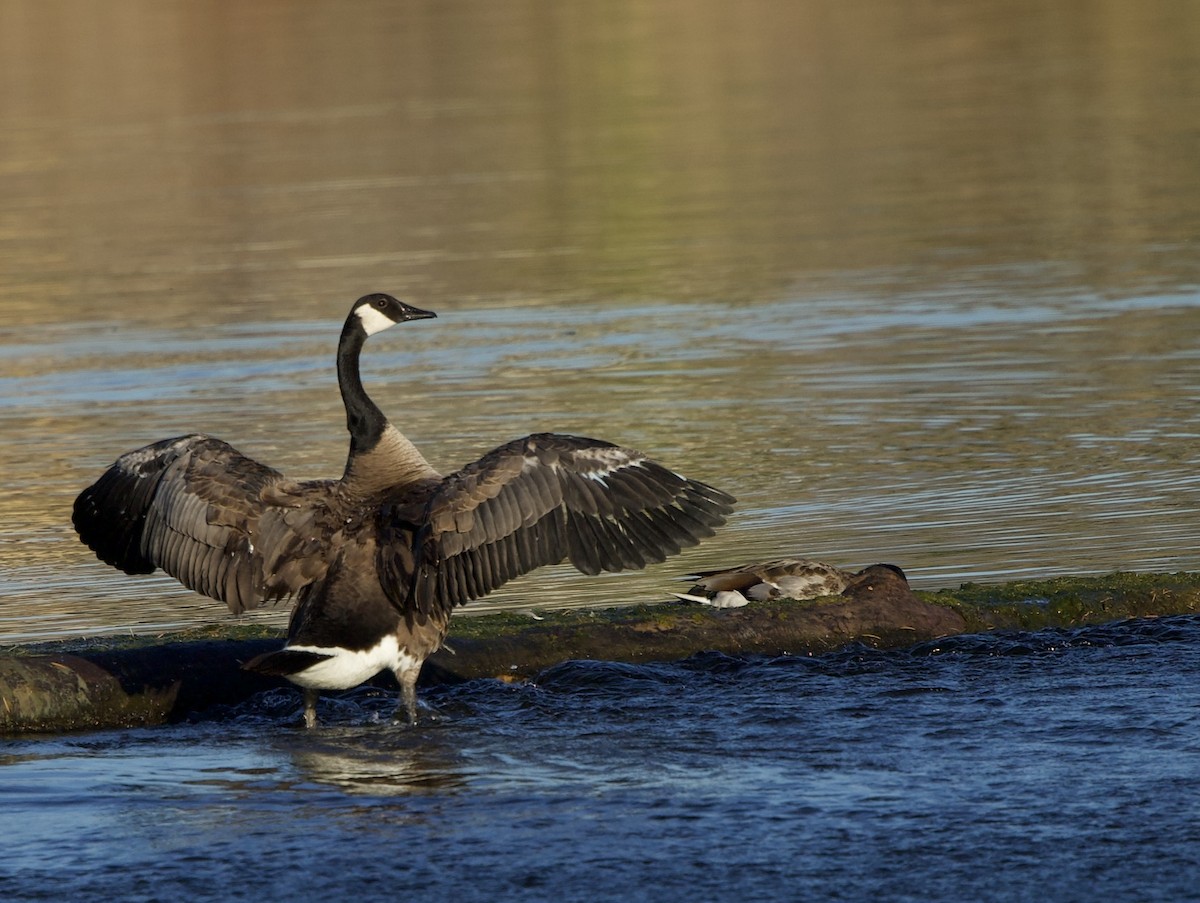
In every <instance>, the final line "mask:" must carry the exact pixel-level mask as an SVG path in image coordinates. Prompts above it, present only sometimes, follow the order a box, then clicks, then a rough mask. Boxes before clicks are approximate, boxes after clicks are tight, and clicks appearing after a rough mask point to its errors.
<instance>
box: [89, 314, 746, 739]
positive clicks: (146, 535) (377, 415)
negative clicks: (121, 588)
mask: <svg viewBox="0 0 1200 903" xmlns="http://www.w3.org/2000/svg"><path fill="white" fill-rule="evenodd" d="M433 316H435V315H434V314H432V313H431V312H428V311H423V310H420V309H419V308H415V307H412V306H410V305H407V304H405V303H403V302H400V301H397V300H396V299H395V298H392V297H391V296H389V295H383V294H375V295H367V296H365V297H364V298H360V299H359V300H358V301H357V302H356V303H355V304H354V306H353V307H352V308H351V311H350V315H349V316H348V317H347V319H346V323H345V326H344V327H343V330H342V337H341V340H340V342H339V345H338V359H337V362H338V381H339V386H340V388H341V391H342V398H343V401H344V404H345V407H346V422H347V428H348V430H349V432H350V451H349V454H348V456H347V461H346V467H345V471H344V473H343V475H342V477H341V478H340V479H337V480H314V481H305V482H299V481H295V480H291V479H288V478H286V477H285V476H283V474H281V473H279V472H278V471H276V470H274V469H273V468H271V467H268V466H266V465H264V464H260V463H259V462H257V461H254V460H253V459H251V458H249V457H247V456H245V455H243V454H241V453H240V452H238V451H237V450H236V449H234V448H233V447H232V446H230V445H228V444H227V443H225V442H222V441H221V440H219V439H215V438H212V437H209V436H205V435H202V434H192V435H187V436H181V437H178V438H175V439H166V440H163V441H160V442H156V443H153V444H151V445H148V446H145V447H144V448H140V449H137V450H135V451H131V452H128V453H126V454H124V455H122V456H121V457H119V458H118V459H117V460H116V462H115V463H113V465H112V466H111V467H109V468H108V470H107V471H105V473H104V474H103V475H102V476H101V477H100V478H99V479H98V480H97V481H96V482H95V483H94V484H93V485H92V486H90V487H88V488H87V489H85V490H84V491H83V492H82V493H81V494H80V495H79V497H78V498H77V499H76V502H75V509H74V518H73V520H74V524H75V528H76V530H77V531H78V533H79V536H80V539H81V540H82V541H83V542H84V543H85V544H87V545H88V546H89V547H91V548H92V550H93V551H94V552H95V553H96V555H97V557H98V558H100V559H101V560H102V561H104V562H105V563H107V564H110V565H112V566H113V567H116V568H118V569H120V570H123V571H125V572H126V573H129V574H146V573H150V572H152V571H154V570H155V569H158V568H161V569H162V570H163V571H165V572H166V573H168V574H170V575H171V576H173V577H175V578H176V579H177V580H179V582H180V583H182V584H183V585H184V586H187V587H188V588H190V589H193V590H195V591H196V592H199V593H202V594H203V595H206V596H209V597H211V598H214V599H218V600H220V601H223V602H225V603H226V604H227V605H228V606H229V609H230V611H231V612H233V613H234V614H238V613H241V612H243V611H246V610H249V609H252V608H255V607H256V606H259V605H261V604H263V603H264V602H269V601H277V600H280V599H285V598H290V597H295V598H296V607H295V609H294V610H293V612H292V617H291V619H290V622H289V628H288V640H287V644H286V646H285V647H284V649H283V650H282V651H280V652H276V653H268V654H267V655H265V656H260V657H258V658H257V659H255V660H253V661H251V662H249V663H247V665H246V667H248V668H251V669H252V670H258V671H261V672H263V673H269V674H278V675H282V676H285V677H288V678H289V679H291V680H292V681H293V682H295V683H298V684H300V685H301V686H303V687H305V688H306V694H305V721H306V723H308V724H310V725H311V724H313V723H315V717H316V716H315V703H316V693H317V691H318V690H320V689H341V688H346V687H350V686H355V685H356V684H358V683H361V682H362V681H363V680H366V679H368V678H369V677H371V676H373V675H374V674H375V673H376V672H378V671H380V670H383V669H385V668H388V669H390V670H392V671H394V672H395V674H396V676H397V678H398V679H399V681H400V683H401V687H402V689H403V691H404V696H403V703H404V708H405V710H406V714H407V716H408V719H409V720H410V721H411V720H415V718H416V697H415V683H416V678H417V674H418V672H419V671H420V666H421V663H422V662H423V661H424V659H425V658H426V657H427V656H428V655H429V654H430V653H431V652H433V651H434V650H436V649H437V648H438V646H439V645H440V644H441V642H442V640H443V639H444V637H445V634H446V630H447V627H448V622H449V618H450V613H451V611H452V610H453V609H454V608H455V607H456V606H459V605H462V604H464V603H466V602H469V601H471V600H472V599H478V598H480V597H482V596H485V595H487V594H488V593H490V592H491V591H493V590H495V589H496V588H497V587H499V586H501V585H503V584H504V583H506V582H508V581H509V580H512V579H514V578H515V577H518V576H520V575H522V574H525V573H528V572H529V571H531V570H534V569H535V568H538V567H541V566H543V565H548V564H556V563H559V562H561V561H563V560H567V561H570V563H571V564H572V565H574V566H575V567H576V568H577V569H578V570H580V571H582V572H584V573H586V574H596V573H599V572H600V571H620V570H626V569H632V568H641V567H644V566H645V565H647V564H649V563H651V562H661V561H663V560H665V559H666V558H667V556H669V555H674V554H677V553H678V552H679V551H680V550H681V549H682V548H685V547H687V546H692V545H695V544H696V543H698V542H699V541H700V540H701V539H703V538H705V537H708V536H711V535H712V534H713V531H714V528H715V527H717V526H719V525H720V524H722V523H723V522H724V520H725V517H726V516H727V515H728V514H729V513H730V511H731V510H732V506H733V502H734V499H733V497H732V496H729V495H727V494H726V493H724V492H721V491H720V490H718V489H714V488H713V487H711V486H708V485H706V484H704V483H701V482H698V481H696V480H691V479H688V478H686V477H683V476H680V475H679V474H676V473H674V472H673V471H671V470H669V469H668V468H666V467H664V466H662V465H661V464H658V463H656V462H655V461H652V460H651V459H649V458H647V457H646V456H645V455H643V454H641V453H640V452H637V451H635V450H633V449H630V448H623V447H620V446H617V445H613V444H612V443H609V442H604V441H601V440H597V439H588V438H584V437H580V436H571V435H562V434H556V433H536V434H533V435H530V436H526V437H524V438H522V439H517V440H514V441H512V442H509V443H507V444H505V445H502V446H500V447H499V448H497V449H495V450H493V451H491V452H489V453H488V454H486V455H484V456H483V457H482V458H480V459H479V460H478V461H475V462H474V463H471V464H468V465H466V466H465V467H463V468H462V469H460V470H458V471H456V472H454V473H452V474H449V475H448V476H444V477H443V476H442V475H441V474H439V473H438V472H437V471H435V470H434V469H433V468H432V467H431V466H430V465H429V464H428V462H427V461H426V460H425V459H424V457H423V456H422V455H421V453H420V452H419V451H418V450H417V449H416V448H415V446H413V444H412V443H411V442H409V440H408V439H406V438H405V437H404V436H403V435H402V434H401V433H400V432H399V430H397V429H396V428H395V427H394V426H393V425H392V424H391V423H389V422H388V421H387V419H386V418H385V417H384V416H383V414H382V413H381V412H380V411H379V409H378V407H376V406H375V404H374V403H373V402H372V401H371V399H370V398H369V397H368V396H367V394H366V392H365V391H364V389H363V387H362V383H361V380H360V377H359V368H358V358H359V352H360V351H361V349H362V346H363V342H364V341H365V339H366V337H367V336H369V335H372V334H373V333H375V332H378V331H380V330H382V329H385V328H387V327H388V326H391V325H394V324H395V323H401V322H405V321H408V320H415V319H424V318H427V317H433Z"/></svg>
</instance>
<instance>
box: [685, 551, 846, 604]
mask: <svg viewBox="0 0 1200 903" xmlns="http://www.w3.org/2000/svg"><path fill="white" fill-rule="evenodd" d="M852 577H853V574H852V573H851V572H850V571H845V570H842V569H841V568H838V567H834V566H833V565H831V564H825V563H824V562H821V561H814V560H812V559H810V558H776V559H773V560H771V561H763V562H759V563H756V564H745V565H742V566H741V567H735V568H726V569H724V570H717V571H701V572H699V573H696V574H692V575H690V576H689V578H688V579H691V580H695V581H696V582H695V584H694V585H693V586H692V588H691V589H690V590H688V591H687V592H686V593H672V594H671V595H673V596H675V597H676V598H677V599H683V600H685V601H688V602H699V603H701V604H704V605H712V606H713V607H714V608H740V607H741V606H743V605H749V604H750V603H751V602H765V601H768V600H770V599H796V600H800V601H802V600H805V599H817V598H820V597H821V596H836V595H838V594H839V593H841V592H842V591H843V590H844V589H845V588H846V587H847V586H849V585H850V581H851V578H852Z"/></svg>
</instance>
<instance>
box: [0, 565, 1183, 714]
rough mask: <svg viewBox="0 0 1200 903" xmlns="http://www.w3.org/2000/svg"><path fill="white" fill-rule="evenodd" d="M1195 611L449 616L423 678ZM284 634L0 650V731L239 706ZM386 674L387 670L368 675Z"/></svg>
mask: <svg viewBox="0 0 1200 903" xmlns="http://www.w3.org/2000/svg"><path fill="white" fill-rule="evenodd" d="M1194 612H1200V575H1195V574H1158V575H1145V574H1113V575H1110V576H1107V577H1084V578H1058V579H1056V580H1048V581H1037V582H1020V583H1009V584H1000V585H995V586H976V585H971V584H968V585H965V586H963V587H960V588H959V589H958V590H943V591H940V592H937V593H916V594H901V595H897V596H888V597H885V598H871V597H868V598H854V599H847V598H843V597H839V596H834V597H829V598H826V599H819V600H814V601H809V602H792V601H778V602H767V603H754V604H752V605H749V606H746V607H744V608H737V609H713V608H709V607H707V606H701V605H695V604H673V603H667V604H661V605H641V606H630V607H622V608H613V609H603V610H597V609H582V610H580V609H573V610H564V611H558V612H547V613H545V614H544V615H540V616H538V617H537V618H535V617H533V616H530V615H528V614H514V613H505V614H498V615H483V616H476V617H460V618H456V619H455V620H454V622H453V624H452V628H451V634H450V639H449V644H448V645H449V648H448V649H443V650H442V651H440V652H438V653H437V654H435V655H434V656H432V657H431V658H430V659H429V660H428V662H427V663H426V666H425V669H424V672H423V674H422V681H423V683H425V684H426V685H428V684H430V683H436V682H448V681H463V680H474V679H480V678H501V679H508V680H512V679H528V678H531V677H533V676H535V675H536V674H537V673H538V672H540V671H542V670H544V669H545V668H548V667H551V666H553V665H556V664H559V663H561V662H563V661H568V660H571V659H603V660H609V661H623V662H631V663H643V662H651V661H672V660H678V659H683V658H687V657H688V656H691V655H694V654H696V653H698V652H703V651H712V650H715V651H720V652H724V653H726V654H729V655H746V654H755V655H769V656H776V655H811V654H817V653H821V652H825V651H829V650H831V649H835V648H839V647H841V646H845V645H846V644H848V643H853V642H860V643H865V644H868V645H870V646H874V647H877V648H896V647H903V646H907V645H912V644H914V643H919V642H923V641H927V640H933V639H937V638H939V637H943V636H950V635H955V634H959V633H963V632H980V631H987V630H996V629H1015V630H1037V629H1042V628H1047V627H1058V628H1070V627H1076V626H1080V625H1083V624H1089V623H1099V622H1103V621H1113V620H1120V619H1122V618H1128V617H1154V616H1162V615H1175V614H1187V613H1194ZM281 642H282V638H281V637H280V636H279V635H278V634H274V633H270V632H267V631H263V630H261V629H254V628H244V627H230V628H215V629H207V630H204V631H193V632H189V633H186V634H180V635H176V636H172V637H166V638H124V639H122V640H119V641H118V640H107V641H93V642H90V643H83V642H79V641H74V642H68V643H60V644H41V645H37V646H20V647H10V648H8V649H5V650H0V732H4V733H24V732H47V731H69V730H81V729H97V728H114V727H128V726H137V725H151V724H161V723H166V722H170V721H176V720H179V719H182V718H186V717H187V716H188V715H189V713H192V712H198V711H203V710H204V709H206V708H209V707H212V706H215V705H222V704H225V705H229V704H235V703H237V702H240V701H242V700H245V699H247V698H249V697H250V696H251V695H253V694H254V693H256V692H259V691H261V690H265V689H269V688H272V687H276V686H279V685H281V684H282V683H283V682H281V681H275V680H270V679H266V678H261V677H258V676H256V675H253V674H250V673H248V672H245V671H242V670H241V668H240V665H241V663H242V662H245V661H247V660H249V659H251V658H253V657H254V656H255V655H258V654H259V653H262V652H265V651H268V650H271V649H276V648H278V647H279V646H280V645H281ZM377 680H379V681H380V682H381V684H382V685H384V686H389V685H394V683H393V682H392V679H391V677H390V675H383V676H382V677H381V678H377Z"/></svg>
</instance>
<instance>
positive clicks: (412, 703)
mask: <svg viewBox="0 0 1200 903" xmlns="http://www.w3.org/2000/svg"><path fill="white" fill-rule="evenodd" d="M393 673H394V674H395V675H396V680H398V681H399V682H400V705H399V706H398V707H397V708H396V720H397V721H405V722H407V723H408V724H410V725H413V724H416V723H417V677H418V676H419V675H420V673H421V668H420V666H418V667H416V668H397V669H396V670H395V672H393Z"/></svg>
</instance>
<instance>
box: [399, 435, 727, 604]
mask: <svg viewBox="0 0 1200 903" xmlns="http://www.w3.org/2000/svg"><path fill="white" fill-rule="evenodd" d="M734 501H735V500H734V498H733V497H732V496H729V495H727V494H725V493H724V492H721V491H720V490H718V489H714V488H713V487H711V486H708V485H706V484H704V483H700V482H697V481H695V480H689V479H687V478H686V477H682V476H680V475H679V474H676V473H674V472H672V471H670V470H668V469H667V468H665V467H663V466H662V465H661V464H658V463H656V462H654V461H652V460H650V459H649V458H647V457H646V456H645V455H643V454H641V453H640V452H637V451H634V450H633V449H629V448H622V447H620V446H617V445H613V444H612V443H609V442H603V441H600V440H597V439H587V438H583V437H579V436H567V435H560V434H555V433H538V434H534V435H531V436H527V437H525V438H523V439H517V440H514V441H513V442H510V443H508V444H506V445H502V446H500V447H499V448H497V449H495V450H494V451H492V452H489V453H488V454H487V455H485V456H484V457H482V458H481V459H479V460H478V461H476V462H475V463H473V464H469V465H467V466H466V467H464V468H462V469H461V470H459V471H458V472H456V473H453V474H451V475H450V476H448V477H446V478H445V479H444V480H443V481H442V483H441V484H440V486H438V488H437V489H436V490H435V491H434V492H433V494H432V496H431V497H430V498H429V501H428V502H427V504H426V505H425V508H424V513H423V516H422V518H421V523H420V524H419V525H416V526H415V533H407V534H406V535H407V537H408V538H409V541H410V542H411V549H412V551H411V555H412V558H411V561H408V562H401V561H397V560H395V559H396V557H397V556H400V555H404V554H409V553H408V552H407V551H406V550H405V549H404V548H403V547H404V546H406V545H408V543H407V542H403V541H394V542H390V541H386V540H385V541H384V542H382V543H381V544H380V545H381V549H380V552H381V554H382V555H383V556H385V557H387V558H391V559H392V560H391V561H384V562H381V563H380V569H381V571H385V572H390V574H391V575H392V577H393V579H389V580H386V581H385V585H386V588H387V592H388V593H389V596H390V597H391V598H392V601H393V602H394V603H396V604H397V605H398V606H400V607H402V608H403V607H406V606H407V607H410V608H413V609H415V610H416V611H417V612H419V613H420V614H422V615H428V614H434V613H440V614H448V613H449V611H450V609H452V608H453V607H454V606H456V605H461V604H463V603H466V602H468V601H470V600H471V599H477V598H480V597H481V596H484V595H486V594H487V593H489V592H491V591H492V590H494V589H496V588H497V587H499V586H501V585H502V584H504V583H506V582H508V581H509V580H512V579H513V578H515V577H518V576H520V575H521V574H524V573H527V572H529V571H531V570H533V569H535V568H538V567H541V566H542V565H549V564H557V563H559V562H561V561H563V560H564V559H567V560H569V561H570V562H571V564H572V565H574V566H575V567H576V568H577V569H579V570H580V571H582V572H584V573H585V574H596V573H599V572H600V571H619V570H625V569H630V568H641V567H644V566H645V565H646V564H649V563H651V562H660V561H663V560H665V559H666V557H667V556H668V555H673V554H676V553H677V552H679V550H680V549H682V548H684V547H686V546H692V545H695V544H696V543H698V542H699V541H700V540H701V539H703V538H705V537H707V536H711V535H712V534H713V532H714V528H715V527H717V526H719V525H720V524H722V523H724V521H725V517H726V516H727V515H728V514H729V513H730V512H731V511H732V510H733V502H734ZM383 520H384V522H385V523H390V524H391V525H392V526H391V528H392V529H393V530H396V529H404V530H413V529H414V525H413V524H411V522H406V521H405V519H404V518H401V517H398V516H396V515H395V514H391V515H389V512H387V511H385V512H384V514H383ZM393 538H394V539H396V540H400V539H401V537H400V536H399V534H397V535H395V536H394V537H393ZM406 566H407V568H409V569H410V570H408V571H406V570H405V567H406ZM405 573H409V574H411V575H412V576H411V580H410V581H408V582H407V583H406V582H405V581H403V580H402V579H397V578H400V577H401V576H402V575H403V574H405Z"/></svg>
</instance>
